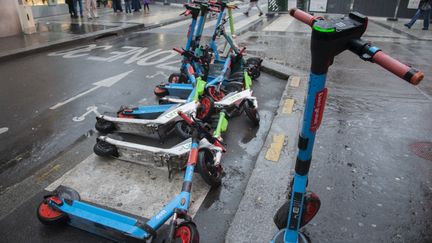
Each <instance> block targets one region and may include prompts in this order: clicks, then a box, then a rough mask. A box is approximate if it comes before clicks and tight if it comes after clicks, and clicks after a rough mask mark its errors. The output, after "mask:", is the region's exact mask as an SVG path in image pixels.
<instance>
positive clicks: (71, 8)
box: [66, 0, 78, 18]
mask: <svg viewBox="0 0 432 243" xmlns="http://www.w3.org/2000/svg"><path fill="white" fill-rule="evenodd" d="M66 4H67V5H68V9H69V14H70V16H71V18H78V16H77V13H76V10H75V7H74V6H75V5H76V4H75V5H74V1H73V0H66Z"/></svg>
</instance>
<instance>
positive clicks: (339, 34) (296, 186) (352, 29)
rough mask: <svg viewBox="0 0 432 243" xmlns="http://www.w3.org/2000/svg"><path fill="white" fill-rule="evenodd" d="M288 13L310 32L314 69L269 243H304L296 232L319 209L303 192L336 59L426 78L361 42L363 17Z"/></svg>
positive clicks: (413, 81)
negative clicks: (348, 56)
mask: <svg viewBox="0 0 432 243" xmlns="http://www.w3.org/2000/svg"><path fill="white" fill-rule="evenodd" d="M290 14H291V15H292V16H293V17H295V18H296V19H298V20H300V21H302V22H303V23H305V24H307V25H309V26H311V27H312V37H311V54H312V66H311V72H310V76H309V88H308V93H307V99H306V107H305V110H304V115H303V127H302V130H301V133H300V135H299V140H298V149H299V151H298V154H297V160H296V163H295V174H294V178H293V181H292V183H291V184H292V185H291V191H290V193H289V198H288V200H287V201H286V202H285V203H284V204H283V205H282V206H281V207H280V208H279V210H278V211H277V213H276V215H275V216H274V222H275V224H276V226H277V227H278V228H279V229H280V231H278V232H277V233H276V235H275V236H274V237H273V239H272V240H271V242H272V243H279V242H284V243H303V242H307V239H306V237H305V236H304V235H303V234H302V233H301V232H299V229H300V228H301V227H303V226H304V225H306V224H307V223H308V222H309V221H310V220H311V219H312V218H313V217H314V216H315V214H316V213H317V212H318V209H319V207H320V205H321V203H320V200H319V198H318V196H317V195H316V194H314V193H311V192H307V191H306V188H307V184H308V172H309V168H310V164H311V159H312V150H313V146H314V140H315V134H316V132H317V130H318V128H319V126H320V124H321V120H322V116H323V112H324V106H325V102H326V97H327V88H326V87H325V82H326V74H327V71H328V69H329V67H330V65H331V64H332V63H333V59H334V57H335V56H337V55H338V54H340V53H341V52H343V51H345V50H350V51H351V52H353V53H355V54H357V55H358V56H359V57H360V58H361V59H363V60H364V61H369V62H372V63H376V64H378V65H380V66H382V67H383V68H385V69H387V70H388V71H390V72H392V73H394V74H396V75H397V76H398V77H400V78H402V79H404V80H406V81H408V82H409V83H411V84H414V85H416V84H418V83H419V82H420V81H421V80H422V79H423V76H424V75H423V73H422V72H420V71H418V70H416V69H414V68H410V67H408V66H406V65H405V64H402V63H400V62H399V61H397V60H395V59H393V58H392V57H390V56H388V55H386V54H385V53H384V52H383V51H381V50H380V49H379V48H378V47H375V46H372V45H371V44H370V43H369V42H367V41H365V40H363V39H361V36H362V35H363V33H364V32H365V31H366V28H367V23H368V18H367V17H366V16H364V15H362V14H359V13H357V12H352V13H350V14H349V15H348V16H347V17H342V18H335V19H323V18H320V17H314V16H312V15H310V14H308V13H306V12H303V11H301V10H298V9H292V10H291V11H290Z"/></svg>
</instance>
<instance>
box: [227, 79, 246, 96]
mask: <svg viewBox="0 0 432 243" xmlns="http://www.w3.org/2000/svg"><path fill="white" fill-rule="evenodd" d="M223 89H224V91H225V94H229V93H233V92H240V91H242V90H243V82H237V81H231V82H229V83H227V84H225V85H224V87H223Z"/></svg>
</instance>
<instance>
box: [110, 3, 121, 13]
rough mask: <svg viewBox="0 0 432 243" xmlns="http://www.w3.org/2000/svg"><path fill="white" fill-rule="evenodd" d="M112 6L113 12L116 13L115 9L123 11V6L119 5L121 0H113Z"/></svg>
mask: <svg viewBox="0 0 432 243" xmlns="http://www.w3.org/2000/svg"><path fill="white" fill-rule="evenodd" d="M112 7H113V10H114V13H117V11H120V12H123V8H122V5H121V0H113V1H112Z"/></svg>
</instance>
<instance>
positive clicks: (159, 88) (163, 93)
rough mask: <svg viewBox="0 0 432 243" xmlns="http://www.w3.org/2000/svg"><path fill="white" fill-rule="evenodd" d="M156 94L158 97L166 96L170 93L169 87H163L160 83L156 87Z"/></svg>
mask: <svg viewBox="0 0 432 243" xmlns="http://www.w3.org/2000/svg"><path fill="white" fill-rule="evenodd" d="M154 94H155V95H156V96H157V97H164V96H167V95H168V89H166V88H165V87H163V85H158V86H156V87H155V89H154Z"/></svg>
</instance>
